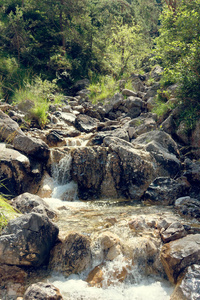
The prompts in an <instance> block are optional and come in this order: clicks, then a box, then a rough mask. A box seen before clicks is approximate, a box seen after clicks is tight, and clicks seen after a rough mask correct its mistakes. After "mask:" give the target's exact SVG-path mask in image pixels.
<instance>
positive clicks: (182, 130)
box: [175, 121, 190, 145]
mask: <svg viewBox="0 0 200 300" xmlns="http://www.w3.org/2000/svg"><path fill="white" fill-rule="evenodd" d="M175 132H176V135H177V137H178V139H179V140H180V141H181V142H182V143H184V144H186V145H188V144H189V142H190V141H189V134H188V132H187V125H186V123H185V122H184V121H182V122H180V124H179V125H178V128H177V129H176V131H175Z"/></svg>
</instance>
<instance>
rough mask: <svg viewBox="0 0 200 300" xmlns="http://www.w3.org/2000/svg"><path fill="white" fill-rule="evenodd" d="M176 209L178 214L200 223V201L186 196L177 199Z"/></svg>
mask: <svg viewBox="0 0 200 300" xmlns="http://www.w3.org/2000/svg"><path fill="white" fill-rule="evenodd" d="M175 208H176V209H177V210H178V212H179V213H180V214H181V215H183V216H187V217H190V218H195V219H197V220H199V221H200V201H199V200H197V199H194V198H190V196H185V197H181V198H178V199H176V201H175Z"/></svg>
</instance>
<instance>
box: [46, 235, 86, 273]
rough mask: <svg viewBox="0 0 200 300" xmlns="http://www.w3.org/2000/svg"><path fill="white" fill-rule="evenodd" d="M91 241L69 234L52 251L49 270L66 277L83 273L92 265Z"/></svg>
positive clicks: (82, 236)
mask: <svg viewBox="0 0 200 300" xmlns="http://www.w3.org/2000/svg"><path fill="white" fill-rule="evenodd" d="M91 258H92V255H91V249H90V239H89V238H88V237H87V236H84V235H82V234H79V233H76V232H75V233H69V234H68V235H67V236H66V237H65V239H64V241H61V242H59V243H57V244H56V246H55V247H54V249H53V250H52V251H51V258H50V263H49V268H50V269H51V270H54V271H56V272H61V273H63V274H64V275H65V276H69V275H70V274H76V273H80V272H82V271H83V270H84V269H86V268H88V267H89V266H90V264H91Z"/></svg>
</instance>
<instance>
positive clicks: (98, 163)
mask: <svg viewBox="0 0 200 300" xmlns="http://www.w3.org/2000/svg"><path fill="white" fill-rule="evenodd" d="M106 160H107V150H106V149H105V148H101V147H93V148H90V147H81V148H76V149H74V151H73V152H72V178H73V180H74V181H75V182H77V183H78V187H79V196H80V197H81V198H82V199H87V198H88V197H89V196H91V197H92V196H94V195H96V196H97V197H98V196H99V194H100V186H101V183H102V180H103V177H104V174H105V169H104V166H105V165H106Z"/></svg>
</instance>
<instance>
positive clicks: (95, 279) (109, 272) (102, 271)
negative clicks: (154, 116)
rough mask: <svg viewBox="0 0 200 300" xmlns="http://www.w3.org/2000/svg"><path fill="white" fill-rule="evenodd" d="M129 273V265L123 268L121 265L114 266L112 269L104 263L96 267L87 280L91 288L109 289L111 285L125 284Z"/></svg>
mask: <svg viewBox="0 0 200 300" xmlns="http://www.w3.org/2000/svg"><path fill="white" fill-rule="evenodd" d="M128 271H129V266H128V264H127V265H125V266H122V267H119V265H118V266H117V265H114V267H113V268H112V269H109V267H108V266H107V265H106V264H105V263H103V264H100V265H98V266H96V267H95V268H94V269H93V270H92V271H91V272H90V273H89V274H88V277H87V279H86V281H87V282H88V285H89V286H91V287H92V286H95V287H98V288H100V287H108V286H110V285H116V284H119V282H123V281H124V280H125V279H126V277H127V275H128Z"/></svg>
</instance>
